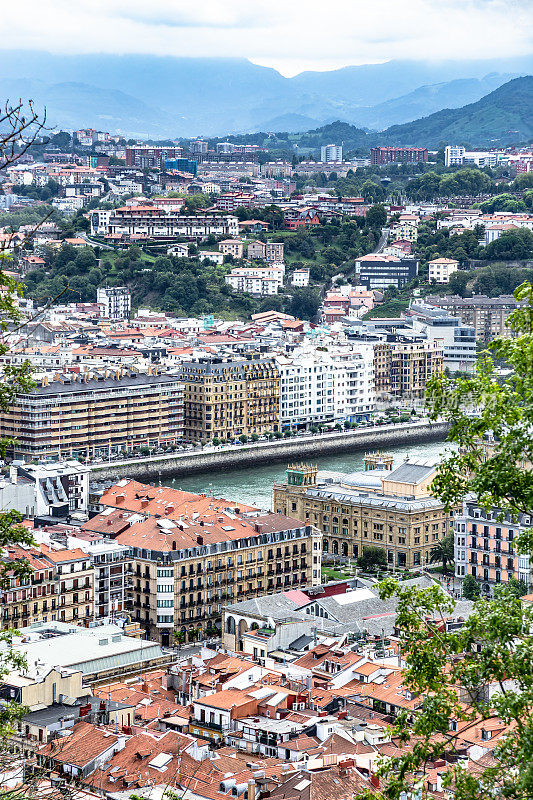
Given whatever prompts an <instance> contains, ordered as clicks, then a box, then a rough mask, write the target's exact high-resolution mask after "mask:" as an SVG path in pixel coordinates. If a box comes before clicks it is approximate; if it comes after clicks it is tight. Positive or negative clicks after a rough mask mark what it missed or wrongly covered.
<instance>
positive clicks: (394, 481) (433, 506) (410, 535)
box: [274, 461, 453, 569]
mask: <svg viewBox="0 0 533 800" xmlns="http://www.w3.org/2000/svg"><path fill="white" fill-rule="evenodd" d="M435 473H436V467H435V466H433V465H431V464H427V463H424V462H421V463H418V462H411V461H406V462H405V463H404V464H402V465H400V466H399V467H397V468H396V469H394V470H392V471H389V470H387V469H385V468H383V469H371V470H370V469H369V470H368V471H365V472H355V473H352V474H347V475H344V474H340V473H339V474H338V475H333V476H331V475H330V474H328V477H327V478H326V480H324V481H323V480H321V476H320V474H318V477H317V471H316V467H306V466H305V465H299V466H296V467H291V468H289V469H288V470H287V483H285V484H277V485H275V486H274V509H275V511H276V512H277V513H280V514H291V515H294V516H295V517H296V518H297V519H300V520H302V521H305V523H306V524H308V525H316V526H317V527H318V528H319V530H320V531H321V532H322V535H323V552H324V554H326V553H329V554H332V555H339V556H342V557H344V558H358V557H359V556H361V555H362V553H363V551H364V549H365V547H368V546H375V547H380V548H382V549H383V550H384V551H385V553H386V558H387V563H388V564H389V565H390V566H391V567H392V566H394V567H399V568H407V569H409V568H411V567H419V566H420V567H421V566H423V565H425V564H427V563H428V562H429V555H430V552H431V548H432V547H434V546H435V544H436V543H437V542H438V541H439V540H440V539H442V538H443V536H445V535H446V534H448V533H450V532H451V531H452V530H453V514H452V513H448V512H446V511H445V510H444V507H443V505H442V503H440V502H439V501H438V500H435V499H434V498H433V497H431V495H430V486H431V482H432V480H433V478H434V477H435Z"/></svg>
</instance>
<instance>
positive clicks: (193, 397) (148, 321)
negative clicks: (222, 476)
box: [0, 126, 533, 800]
mask: <svg viewBox="0 0 533 800" xmlns="http://www.w3.org/2000/svg"><path fill="white" fill-rule="evenodd" d="M332 128H333V130H335V126H330V127H329V128H328V127H327V126H326V128H325V129H324V132H323V135H322V138H320V136H318V141H319V144H318V145H317V146H308V147H300V146H295V147H294V149H293V151H292V153H291V152H283V153H280V151H279V148H277V147H273V148H272V149H269V146H268V140H266V141H263V142H262V143H260V144H258V143H250V142H249V141H247V137H246V136H243V137H239V136H237V135H232V136H228V137H227V139H228V140H226V139H224V138H217V139H213V138H197V139H188V140H185V139H179V140H176V141H167V140H165V141H162V142H157V141H153V142H147V141H142V140H135V139H126V138H124V136H122V135H118V134H115V133H113V131H99V130H93V129H91V128H87V129H82V130H76V131H58V132H53V133H50V134H46V135H45V132H44V131H42V132H41V133H40V135H39V136H38V137H36V138H35V141H34V142H33V143H32V146H31V147H30V148H28V149H27V150H24V149H21V151H20V152H19V153H18V154H17V155H16V157H14V158H13V159H12V160H11V163H9V164H8V165H7V166H5V167H4V168H1V169H0V180H1V183H0V190H1V194H0V244H1V246H2V255H3V257H4V261H3V270H4V273H5V275H6V276H7V277H8V278H10V279H12V281H13V282H14V285H22V286H23V287H24V288H23V291H21V293H20V295H19V294H16V293H15V294H14V295H13V297H14V302H15V304H16V308H17V312H18V314H19V318H18V319H17V320H16V321H15V320H13V319H12V320H10V321H9V324H7V323H6V326H5V327H6V331H5V334H4V336H5V341H6V343H7V347H6V351H5V352H4V353H3V354H2V355H0V362H1V364H2V368H3V370H4V376H8V375H10V372H9V371H10V370H11V369H14V368H20V367H23V366H24V365H26V366H28V367H29V368H31V379H32V383H31V384H30V385H28V386H27V387H26V388H25V391H18V389H17V391H15V392H14V397H13V398H12V402H10V403H7V404H6V403H4V405H3V407H2V408H1V409H0V436H1V437H5V446H4V449H3V464H2V475H1V476H0V503H1V505H2V508H3V509H4V511H7V512H17V513H18V515H20V516H19V517H18V518H20V525H21V526H22V528H23V529H24V530H25V531H30V532H31V535H32V537H33V544H31V545H28V544H24V543H22V544H21V543H9V544H7V545H6V547H5V548H4V549H3V553H2V558H3V562H4V564H6V565H7V567H6V569H7V570H8V571H9V570H12V569H13V570H14V569H15V565H18V564H20V563H21V562H24V563H27V564H28V565H29V567H30V571H29V572H28V574H27V575H26V576H20V575H18V573H16V572H8V577H7V580H6V582H5V584H4V585H3V587H2V590H1V602H2V616H1V620H2V626H1V627H2V629H3V630H4V631H7V630H14V631H15V632H16V634H17V636H16V638H15V641H14V644H13V649H14V651H15V652H16V653H17V654H19V655H21V656H24V660H23V661H22V662H17V664H18V666H17V665H13V664H11V665H10V667H9V669H6V671H5V674H3V676H2V679H1V681H0V697H1V698H2V699H3V701H4V702H6V703H7V702H9V701H13V702H15V703H17V704H19V705H21V706H23V707H24V709H23V713H21V715H20V717H19V719H18V722H17V724H16V726H15V727H14V728H13V729H12V730H11V731H10V733H9V736H8V742H9V753H10V769H7V767H6V768H4V767H2V770H4V772H5V774H6V784H7V785H8V786H9V787H11V788H13V787H17V786H20V785H21V784H22V785H24V782H25V781H27V780H29V776H31V780H32V781H34V782H36V783H37V785H38V786H40V787H41V788H43V789H50V790H51V792H52V793H53V792H54V791H55V790H56V789H58V791H61V792H63V794H64V793H68V792H72V793H73V794H72V796H76V798H79V799H80V800H96V798H101V797H104V798H109V800H127V799H128V798H141V797H142V798H147V800H148V799H149V798H151V799H152V800H163V798H166V797H171V798H172V797H174V798H177V797H178V796H179V797H180V799H181V798H186V800H204V799H205V800H214V798H221V800H228V799H229V798H237V800H263V798H271V800H300V798H303V800H314V799H315V798H330V800H346V798H352V797H354V796H356V795H357V794H359V793H361V792H365V791H366V792H368V793H377V792H378V790H379V789H380V779H379V776H378V768H379V764H380V762H381V760H382V759H383V758H385V759H389V758H394V757H396V756H398V755H399V754H400V752H401V750H402V748H404V747H405V746H406V745H405V743H403V742H401V741H399V739H398V738H397V737H395V736H393V735H392V733H391V728H390V725H391V723H394V721H395V720H397V719H405V720H406V724H408V725H412V724H414V720H415V719H416V718H417V715H419V713H420V712H421V710H422V708H423V705H424V702H425V698H424V696H422V695H419V694H417V693H415V692H414V691H413V690H412V684H410V683H409V681H408V680H407V679H406V670H407V669H408V664H407V661H406V657H405V653H404V652H403V651H402V645H401V634H400V631H399V624H398V615H399V613H400V611H399V605H398V600H397V598H396V597H392V598H386V597H384V596H382V595H381V594H380V588H379V580H380V578H383V577H384V576H386V575H389V576H393V577H397V578H398V579H399V580H400V583H401V585H402V586H403V587H413V588H419V589H431V588H436V587H440V589H441V591H442V593H444V595H445V597H446V600H447V602H448V603H449V613H448V614H447V615H446V617H445V618H441V617H439V616H438V615H435V616H432V615H431V613H430V612H428V614H427V620H429V622H430V624H431V625H432V626H433V627H432V630H433V631H436V632H438V631H441V630H444V631H449V630H460V629H461V628H462V626H463V625H464V624H465V622H466V621H467V620H468V619H469V618H470V616H471V615H472V614H474V613H476V612H475V603H474V600H476V599H477V598H478V597H479V596H482V597H484V598H486V599H490V598H492V597H494V596H495V595H497V592H498V589H499V588H500V587H501V586H505V587H517V586H518V587H521V588H523V591H521V592H520V593H519V594H520V596H521V597H522V602H523V603H524V604H531V603H532V602H533V595H531V594H529V592H530V590H531V584H532V582H533V577H532V570H533V564H531V562H530V557H529V556H528V555H523V554H521V555H518V554H517V552H516V551H515V548H514V541H515V540H516V538H517V537H518V536H519V535H520V534H521V533H523V532H524V531H526V532H527V531H528V530H529V529H530V525H531V520H530V517H529V516H528V515H527V513H526V511H527V509H524V513H523V514H520V516H519V517H517V518H514V517H512V516H509V515H507V516H504V518H503V519H501V518H499V517H498V514H497V511H496V510H495V511H494V513H491V512H490V511H489V510H488V509H487V508H486V507H485V505H484V504H483V503H481V501H478V499H477V498H476V497H475V496H472V495H469V496H468V497H467V498H466V499H464V501H462V502H461V503H459V504H456V505H455V506H454V507H453V509H452V510H450V508H448V507H447V506H446V504H445V503H444V502H443V501H442V500H440V499H437V498H436V497H435V496H434V495H433V493H432V490H431V486H432V483H433V482H434V481H435V479H436V476H437V474H438V464H437V463H435V461H434V460H429V459H425V458H417V457H410V456H409V455H407V456H404V457H402V458H400V459H398V458H397V457H396V456H395V454H394V452H393V451H394V444H391V446H390V447H389V446H386V447H381V446H380V447H377V446H365V447H364V453H361V458H362V465H361V468H360V469H351V470H349V471H340V470H339V469H338V468H337V469H324V468H322V467H320V466H317V464H316V463H315V462H314V459H313V458H312V457H311V455H310V454H309V451H308V450H307V451H306V455H305V458H304V457H301V458H300V457H297V458H295V457H293V456H292V455H291V456H290V457H289V456H287V459H286V467H287V469H286V473H285V477H284V478H283V480H281V481H276V482H273V483H272V503H271V505H270V507H268V508H263V507H260V506H259V505H257V504H251V503H244V502H243V501H242V498H240V497H238V496H232V495H231V492H230V493H229V496H223V497H219V496H213V495H211V494H209V493H207V492H204V491H201V492H200V491H198V492H192V491H185V490H184V489H181V488H176V486H170V485H169V486H166V485H164V483H163V481H162V480H159V481H157V480H154V481H153V483H148V482H146V481H145V480H143V479H142V474H143V473H142V469H143V466H142V465H143V463H144V464H145V465H148V464H152V463H154V462H155V460H156V459H161V458H163V457H168V458H169V459H171V458H172V457H173V456H177V455H178V454H180V453H182V451H187V452H190V453H198V454H202V453H206V452H208V451H209V452H210V453H217V454H219V455H220V459H221V461H220V465H221V466H220V467H217V470H220V471H223V470H224V466H223V464H224V462H223V458H224V453H225V452H226V451H229V449H230V448H231V449H232V452H233V451H234V450H237V449H239V448H241V449H242V452H243V453H244V452H245V451H246V453H248V455H247V459H248V460H247V462H246V464H247V465H248V467H249V469H250V470H253V468H254V467H253V466H250V463H251V459H253V457H254V450H253V447H251V446H252V445H253V446H257V448H260V447H261V446H262V445H264V444H265V443H267V442H271V443H273V442H277V443H278V444H279V446H280V448H281V447H282V446H286V447H287V448H288V447H289V445H294V442H297V441H299V440H298V437H304V436H305V437H308V438H310V437H311V435H312V436H313V437H314V439H313V441H314V442H316V454H317V455H318V452H319V443H320V441H321V439H324V438H325V437H327V436H331V435H333V434H338V435H339V437H340V435H341V434H342V435H343V436H346V437H348V436H349V435H350V434H351V433H353V432H354V431H355V430H359V429H361V430H362V431H363V430H364V431H367V432H372V431H378V429H382V428H383V429H387V431H389V433H390V441H391V442H392V443H394V430H395V426H396V427H397V428H398V429H399V427H400V426H401V425H402V424H403V425H404V426H405V424H411V425H413V430H414V425H415V423H417V424H418V423H420V425H421V426H422V425H423V424H426V423H427V425H428V429H430V422H429V421H428V418H427V410H426V408H425V397H426V388H427V384H428V381H430V380H431V379H432V378H435V377H436V376H438V375H442V374H444V375H446V376H450V377H461V376H472V374H473V372H474V370H475V367H476V364H477V363H478V359H479V356H480V354H481V353H482V352H483V351H484V349H485V348H486V346H487V345H488V344H490V342H492V341H493V340H494V339H495V338H496V337H502V338H504V339H510V338H511V337H512V336H513V335H514V330H513V329H512V327H511V326H509V325H508V324H507V322H508V318H509V316H510V315H511V314H513V313H515V312H516V311H517V309H520V308H522V307H523V306H524V305H525V304H526V301H525V300H522V299H516V298H515V296H514V294H513V292H514V291H515V289H516V288H517V287H518V286H519V285H520V284H521V283H523V281H525V280H531V279H532V277H533V149H532V147H531V145H524V146H506V147H501V148H494V149H481V148H480V149H476V148H475V147H474V146H471V147H469V148H466V147H464V146H462V145H459V144H455V143H451V144H444V143H443V145H442V147H439V149H434V150H428V149H427V148H424V147H411V146H407V145H406V146H375V147H372V148H370V149H369V150H368V152H365V153H364V154H361V152H360V151H358V152H357V153H356V152H355V151H354V150H353V149H352V150H351V149H349V148H347V147H346V146H345V144H344V142H343V140H342V139H341V138H339V139H332V138H329V134H330V133H331V130H332ZM313 133H314V134H316V133H317V132H313ZM325 137H328V138H325ZM239 139H241V140H242V141H239ZM273 141H275V136H273ZM304 151H305V152H304ZM4 293H5V292H4ZM497 367H498V369H499V370H500V372H501V375H502V376H505V374H506V365H505V364H503V363H502V364H500V363H499V364H498V365H497ZM437 422H438V421H437ZM355 441H356V440H355V437H354V442H355ZM245 445H246V448H245ZM482 447H483V448H484V450H483V452H484V454H485V456H486V457H490V455H491V453H493V452H494V448H495V447H496V442H495V441H494V440H493V439H490V437H486V438H485V439H483V442H482ZM354 449H356V444H354ZM279 452H283V451H282V450H281V451H279ZM290 452H294V451H290ZM250 453H251V455H250ZM287 453H289V450H288V449H287ZM282 457H283V456H282ZM128 459H131V464H132V469H131V471H129V466H128V467H127V468H124V466H123V464H124V462H125V461H127V460H128ZM278 460H279V456H278ZM119 462H120V464H121V465H122V466H121V470H122V472H121V473H120V474H117V475H115V476H114V477H112V476H113V469H114V465H115V464H116V465H118V463H119ZM128 463H129V462H128ZM134 463H135V470H137V471H136V472H133V464H134ZM102 465H105V466H106V473H105V475H104V477H102V476H101V475H100V476H99V474H98V471H99V469H101V467H102ZM284 467H285V465H284ZM145 469H146V470H148V466H146V467H145ZM150 469H151V470H152V472H154V474H155V470H157V466H155V467H151V468H150ZM124 470H125V471H124ZM208 470H209V468H208V467H206V468H205V471H206V472H208ZM124 475H126V477H124ZM229 475H230V473H229V472H228V476H229ZM110 476H111V477H110ZM225 494H228V493H225ZM502 680H504V677H502ZM459 689H460V692H462V693H463V694H464V692H465V691H466V690H464V687H459ZM483 689H484V690H486V691H487V692H489V693H493V692H496V691H497V689H498V682H497V681H491V682H488V683H487V685H486V686H485V687H483ZM463 694H461V695H460V696H461V702H463V701H464V697H463ZM465 702H466V701H465ZM401 715H404V716H401ZM502 717H503V715H502ZM454 725H455V726H456V727H453V726H454ZM450 726H451V730H453V731H459V734H458V735H459V736H460V746H459V748H458V750H454V753H453V759H455V760H454V761H453V763H454V764H455V763H456V761H457V760H458V759H460V760H461V764H462V767H464V769H465V770H467V771H468V772H469V774H471V775H476V774H477V773H478V771H479V769H480V768H481V767H482V766H486V764H487V763H488V762H490V763H492V761H491V759H494V749H495V747H496V746H497V742H498V741H499V740H500V737H503V736H504V735H505V733H506V732H507V731H508V730H509V723H508V722H506V721H505V720H504V719H502V718H500V717H498V716H497V715H494V716H493V717H491V718H489V719H486V718H481V717H476V716H475V715H473V716H472V717H471V718H470V719H469V721H468V723H467V722H465V721H464V719H459V720H458V721H457V720H455V719H454V718H451V719H450ZM489 740H490V741H489ZM410 746H412V745H410ZM429 761H431V759H429ZM450 763H452V760H451V756H450V759H448V758H444V757H443V758H436V757H435V758H434V759H433V761H431V764H432V766H431V770H430V771H428V772H427V773H426V774H425V775H424V778H423V785H422V790H421V791H423V793H424V794H423V795H422V794H413V795H411V797H412V798H415V797H422V796H428V797H433V798H452V797H453V796H454V795H453V794H452V793H450V792H449V790H448V788H446V787H447V784H446V774H447V772H448V770H449V768H450ZM406 797H407V796H406Z"/></svg>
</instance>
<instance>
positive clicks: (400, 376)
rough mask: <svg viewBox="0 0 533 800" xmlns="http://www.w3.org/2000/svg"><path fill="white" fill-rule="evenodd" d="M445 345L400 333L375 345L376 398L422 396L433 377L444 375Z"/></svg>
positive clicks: (440, 341) (437, 341) (441, 342)
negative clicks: (439, 373) (439, 374)
mask: <svg viewBox="0 0 533 800" xmlns="http://www.w3.org/2000/svg"><path fill="white" fill-rule="evenodd" d="M443 359H444V343H443V341H442V340H439V339H434V340H427V339H422V338H420V339H419V338H417V337H406V336H402V335H401V334H398V335H396V336H393V335H391V336H388V337H387V340H384V341H381V342H377V343H376V344H375V346H374V380H375V388H376V395H377V397H378V398H379V397H382V398H383V397H389V398H391V397H393V398H402V397H405V398H408V397H423V395H424V392H425V390H426V383H427V381H428V380H429V378H431V377H432V375H435V374H436V373H438V372H442V369H443Z"/></svg>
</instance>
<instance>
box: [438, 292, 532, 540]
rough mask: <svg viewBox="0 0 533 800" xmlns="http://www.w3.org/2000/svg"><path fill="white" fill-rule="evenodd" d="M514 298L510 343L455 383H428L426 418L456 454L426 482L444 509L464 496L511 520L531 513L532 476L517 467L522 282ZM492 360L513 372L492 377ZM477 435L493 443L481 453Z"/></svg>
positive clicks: (527, 429) (527, 393)
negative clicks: (442, 428)
mask: <svg viewBox="0 0 533 800" xmlns="http://www.w3.org/2000/svg"><path fill="white" fill-rule="evenodd" d="M515 297H516V298H517V299H518V300H523V301H525V302H526V305H525V306H523V307H521V308H519V309H517V310H516V311H514V312H513V313H512V314H511V316H510V317H509V320H508V324H509V325H510V326H511V327H512V329H513V330H514V332H515V334H516V336H515V337H514V338H509V339H495V340H494V341H493V342H491V343H490V344H489V349H488V352H487V353H486V354H485V355H484V356H483V357H481V358H480V359H478V361H477V364H476V369H475V371H474V373H473V374H472V375H470V376H463V377H461V378H459V379H457V380H452V379H450V378H447V377H446V376H444V375H437V376H434V377H433V378H431V380H430V381H429V382H428V386H427V396H428V403H429V409H430V415H431V418H432V419H436V418H437V417H443V418H444V419H446V420H448V421H449V422H450V426H451V427H450V433H449V439H450V440H451V441H454V442H456V443H457V444H458V445H459V448H460V449H459V451H458V452H456V453H454V454H452V455H451V456H450V457H449V458H448V459H447V460H446V461H444V462H442V463H441V464H440V466H439V468H438V471H437V476H436V478H435V480H434V481H433V484H432V488H433V491H434V492H435V493H436V494H437V495H438V496H439V497H441V499H442V500H443V501H444V502H445V504H446V507H447V508H448V509H451V508H453V507H454V506H456V505H457V504H458V503H459V502H460V501H461V500H462V499H463V498H464V497H465V495H466V494H467V492H474V493H475V494H476V495H477V496H478V500H479V502H480V503H481V505H482V506H483V507H484V508H486V509H489V510H492V509H493V508H499V509H502V510H503V512H504V513H505V512H507V513H510V514H511V515H516V514H518V513H520V512H525V513H527V514H529V513H531V510H532V509H533V473H532V472H530V471H528V470H524V468H523V466H522V465H523V464H524V463H525V462H533V440H532V437H531V430H532V426H533V402H532V398H533V286H532V285H531V284H529V283H525V284H523V285H522V286H521V287H520V288H519V289H517V291H516V292H515ZM494 360H498V361H500V360H501V361H503V362H504V363H505V364H506V365H507V366H508V367H509V368H510V369H511V370H512V374H511V375H510V376H509V377H508V378H505V379H501V378H500V377H499V376H497V375H496V373H495V366H494ZM472 409H475V412H476V413H475V414H474V415H473V414H472ZM483 437H489V438H490V439H491V440H493V441H494V444H493V447H492V448H491V452H490V453H489V454H488V455H485V454H484V452H483ZM530 544H532V542H531V541H530V538H528V537H527V536H526V535H525V534H523V535H522V537H521V538H519V540H518V546H519V548H520V550H521V551H522V552H525V551H527V550H529V549H531V547H530Z"/></svg>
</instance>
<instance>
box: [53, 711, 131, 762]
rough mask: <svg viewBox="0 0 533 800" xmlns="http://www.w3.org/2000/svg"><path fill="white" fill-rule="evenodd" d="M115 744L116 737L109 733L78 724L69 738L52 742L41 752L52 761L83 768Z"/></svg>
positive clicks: (81, 723) (87, 723) (88, 724)
mask: <svg viewBox="0 0 533 800" xmlns="http://www.w3.org/2000/svg"><path fill="white" fill-rule="evenodd" d="M117 742H118V736H115V735H114V734H112V733H110V732H109V731H106V730H103V729H102V728H97V727H96V726H95V725H91V724H90V723H89V722H80V723H78V724H77V725H75V726H74V727H73V728H72V734H71V735H70V736H68V737H65V738H64V739H60V740H58V741H56V740H54V741H52V742H51V743H50V744H47V745H45V747H44V748H43V749H42V751H41V752H42V753H43V754H45V755H47V756H48V757H49V758H51V759H52V760H53V761H56V762H60V763H61V764H73V765H74V766H76V767H80V768H83V767H85V766H87V764H89V763H90V762H91V761H93V760H94V759H95V758H97V756H99V755H100V754H101V753H105V752H106V750H109V748H110V747H112V745H113V744H116V743H117Z"/></svg>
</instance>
